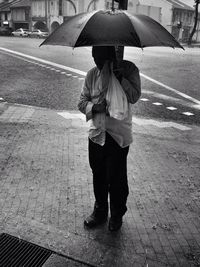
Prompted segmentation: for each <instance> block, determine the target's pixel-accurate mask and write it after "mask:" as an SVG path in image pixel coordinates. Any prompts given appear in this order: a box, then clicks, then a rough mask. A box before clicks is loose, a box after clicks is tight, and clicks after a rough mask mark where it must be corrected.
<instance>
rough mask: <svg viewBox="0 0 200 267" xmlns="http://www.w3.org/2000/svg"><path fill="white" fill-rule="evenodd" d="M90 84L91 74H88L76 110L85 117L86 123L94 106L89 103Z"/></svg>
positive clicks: (90, 117)
mask: <svg viewBox="0 0 200 267" xmlns="http://www.w3.org/2000/svg"><path fill="white" fill-rule="evenodd" d="M91 84H92V83H91V73H90V72H88V73H87V75H86V78H85V82H84V85H83V88H82V91H81V95H80V98H79V102H78V109H79V111H81V112H82V113H84V114H85V115H86V121H88V120H90V119H92V107H93V105H94V104H93V103H92V101H91Z"/></svg>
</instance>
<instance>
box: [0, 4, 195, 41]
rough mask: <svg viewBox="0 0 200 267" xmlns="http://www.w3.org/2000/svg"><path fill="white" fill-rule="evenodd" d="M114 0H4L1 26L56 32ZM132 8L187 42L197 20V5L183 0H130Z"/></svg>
mask: <svg viewBox="0 0 200 267" xmlns="http://www.w3.org/2000/svg"><path fill="white" fill-rule="evenodd" d="M111 4H112V0H0V26H1V27H3V26H5V27H11V28H13V29H15V30H16V29H18V28H28V29H29V30H33V29H35V28H36V29H45V30H48V31H49V32H52V31H54V30H55V29H56V28H57V27H58V26H59V25H60V24H61V23H63V22H64V21H65V20H68V19H69V18H70V17H71V16H73V15H75V14H79V13H82V12H89V11H92V10H97V9H110V8H111ZM117 6H118V4H117V2H115V7H116V8H117ZM128 11H129V13H131V14H144V15H147V16H150V17H151V18H153V19H155V20H156V21H158V22H159V23H161V24H162V25H163V26H164V27H165V28H166V29H167V30H168V31H169V32H170V33H172V35H173V36H174V37H175V38H176V39H177V40H179V41H183V42H184V41H185V42H186V41H187V39H188V37H189V34H190V32H191V30H192V27H193V24H194V7H192V6H191V5H186V4H185V3H184V2H182V1H181V0H128ZM199 31H200V23H198V25H197V32H196V34H195V36H194V38H195V40H196V41H200V33H199Z"/></svg>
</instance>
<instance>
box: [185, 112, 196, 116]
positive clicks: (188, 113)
mask: <svg viewBox="0 0 200 267" xmlns="http://www.w3.org/2000/svg"><path fill="white" fill-rule="evenodd" d="M182 114H183V115H186V116H194V113H192V112H182Z"/></svg>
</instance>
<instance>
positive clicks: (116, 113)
mask: <svg viewBox="0 0 200 267" xmlns="http://www.w3.org/2000/svg"><path fill="white" fill-rule="evenodd" d="M106 101H107V109H108V112H109V115H110V117H112V118H115V119H117V120H124V119H125V118H126V117H127V116H128V101H127V97H126V94H125V92H124V90H123V88H122V87H121V84H120V83H119V81H118V79H117V78H116V77H115V75H114V73H113V72H111V76H110V80H109V85H108V91H107V94H106Z"/></svg>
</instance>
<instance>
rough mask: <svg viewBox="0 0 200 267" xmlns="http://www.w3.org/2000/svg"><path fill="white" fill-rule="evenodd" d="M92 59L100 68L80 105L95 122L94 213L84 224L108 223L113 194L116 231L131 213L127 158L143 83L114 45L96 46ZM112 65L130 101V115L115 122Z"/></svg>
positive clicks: (89, 75)
mask: <svg viewBox="0 0 200 267" xmlns="http://www.w3.org/2000/svg"><path fill="white" fill-rule="evenodd" d="M92 56H93V58H94V62H95V64H96V67H94V68H92V69H91V70H90V71H89V72H88V73H87V76H86V78H85V83H84V86H83V89H82V92H81V96H80V100H79V103H78V108H79V110H80V111H81V112H82V113H84V114H85V115H86V120H87V121H88V120H91V127H90V130H89V147H88V150H89V163H90V167H91V169H92V173H93V189H94V196H95V204H94V210H93V212H92V214H91V215H90V216H89V217H88V218H86V219H85V221H84V225H85V226H87V227H89V228H92V227H95V226H98V225H100V224H102V223H104V222H106V220H107V217H108V194H109V195H110V214H111V218H110V220H109V225H108V228H109V230H110V231H116V230H118V229H120V227H121V226H122V217H123V215H124V214H125V213H126V211H127V207H126V202H127V197H128V193H129V189H128V181H127V155H128V151H129V145H130V144H131V143H132V114H131V105H130V104H134V103H136V102H137V101H138V99H139V97H140V95H141V83H140V76H139V71H138V68H137V67H136V66H135V64H133V63H132V62H129V61H126V60H121V61H118V60H117V57H116V51H115V47H114V46H94V47H93V49H92ZM111 64H112V65H113V72H114V74H115V76H116V77H117V79H118V81H119V82H120V84H121V86H122V88H123V90H124V92H125V94H126V97H127V100H128V115H127V117H126V118H125V119H123V120H117V119H114V118H112V117H110V116H109V114H108V112H107V107H106V100H105V98H106V92H107V89H108V84H109V78H110V73H111V70H110V66H111ZM97 116H100V117H101V119H103V118H104V125H105V127H104V128H102V127H99V128H98V126H97V124H98V121H97V124H96V125H95V124H94V121H95V120H96V119H97ZM98 118H99V117H98ZM99 123H100V121H99Z"/></svg>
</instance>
